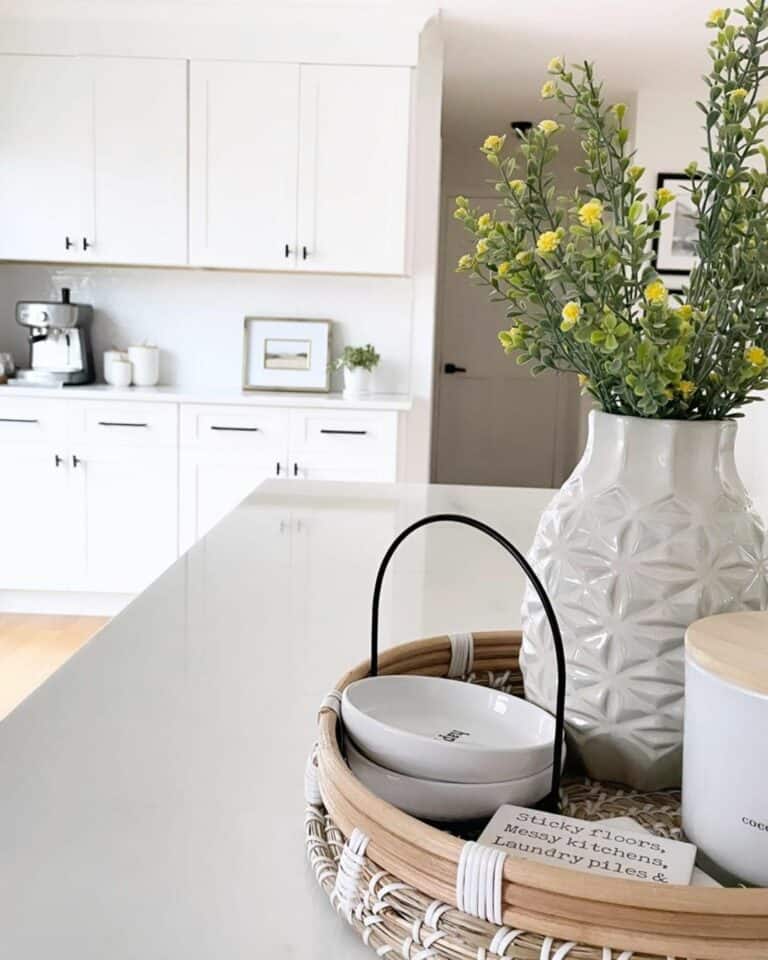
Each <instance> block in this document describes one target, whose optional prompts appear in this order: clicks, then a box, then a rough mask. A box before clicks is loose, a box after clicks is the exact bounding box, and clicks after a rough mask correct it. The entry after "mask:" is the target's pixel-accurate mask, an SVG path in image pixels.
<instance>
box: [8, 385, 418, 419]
mask: <svg viewBox="0 0 768 960" xmlns="http://www.w3.org/2000/svg"><path fill="white" fill-rule="evenodd" d="M14 398H19V399H21V398H23V399H31V398H39V399H46V400H48V399H55V400H106V401H121V402H126V401H128V402H140V403H183V404H214V405H232V406H254V407H315V408H317V409H321V410H322V409H326V410H328V409H331V410H333V409H339V410H398V411H404V412H407V411H408V410H410V409H411V408H412V406H413V401H412V400H411V398H410V397H408V396H406V395H404V394H384V393H382V394H371V395H370V396H367V397H359V398H356V399H345V398H344V397H343V396H342V394H340V393H323V394H315V393H288V392H286V393H277V392H267V391H240V390H232V391H206V390H195V389H185V388H183V387H163V386H159V387H110V386H109V385H108V384H93V385H89V386H82V387H35V386H15V385H8V384H4V385H2V386H0V401H2V400H3V399H7V400H12V399H14Z"/></svg>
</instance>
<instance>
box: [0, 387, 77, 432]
mask: <svg viewBox="0 0 768 960" xmlns="http://www.w3.org/2000/svg"><path fill="white" fill-rule="evenodd" d="M0 389H2V388H0ZM12 389H13V387H7V388H6V390H12ZM66 437H67V407H66V404H64V403H62V402H61V401H60V400H35V399H26V398H25V397H19V398H14V397H5V396H4V397H0V444H9V443H41V444H55V445H59V446H61V445H62V444H64V443H66Z"/></svg>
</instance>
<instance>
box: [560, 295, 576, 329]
mask: <svg viewBox="0 0 768 960" xmlns="http://www.w3.org/2000/svg"><path fill="white" fill-rule="evenodd" d="M579 317H581V307H580V306H579V304H578V303H576V301H575V300H569V301H568V303H566V305H565V306H564V307H563V312H562V318H563V319H562V322H561V324H560V329H561V330H571V329H573V327H575V326H576V323H577V321H578V320H579Z"/></svg>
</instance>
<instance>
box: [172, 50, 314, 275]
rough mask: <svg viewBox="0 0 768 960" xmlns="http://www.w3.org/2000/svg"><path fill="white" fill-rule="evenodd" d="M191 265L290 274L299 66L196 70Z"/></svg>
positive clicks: (209, 64) (207, 65) (196, 66)
mask: <svg viewBox="0 0 768 960" xmlns="http://www.w3.org/2000/svg"><path fill="white" fill-rule="evenodd" d="M190 71H191V72H190V158H189V159H190V164H189V165H190V196H189V203H190V210H189V222H190V263H192V264H194V265H196V266H205V267H239V268H253V269H262V270H284V269H291V268H293V266H294V265H295V258H296V241H295V235H296V165H297V150H298V108H299V67H298V65H296V64H282V63H238V62H231V63H230V62H219V61H193V62H192V63H191V65H190Z"/></svg>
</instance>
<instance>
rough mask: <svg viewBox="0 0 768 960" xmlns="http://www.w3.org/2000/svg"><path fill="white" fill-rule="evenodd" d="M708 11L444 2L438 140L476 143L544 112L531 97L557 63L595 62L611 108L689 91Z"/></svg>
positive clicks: (683, 6)
mask: <svg viewBox="0 0 768 960" xmlns="http://www.w3.org/2000/svg"><path fill="white" fill-rule="evenodd" d="M713 6H715V3H714V0H644V2H638V0H528V2H526V3H522V2H519V0H480V2H478V0H445V2H444V3H442V4H441V10H442V17H443V22H444V34H445V44H446V66H445V94H444V96H445V103H444V109H443V117H444V122H443V127H444V133H445V135H446V137H447V138H451V139H461V140H468V141H472V142H476V141H477V140H478V138H479V137H481V136H483V135H484V134H485V133H488V132H490V131H493V130H496V129H498V131H499V132H505V130H506V125H507V124H508V121H509V120H512V119H514V120H517V119H530V120H534V119H538V118H540V117H542V116H544V115H546V114H547V113H548V112H551V111H552V105H550V104H542V103H541V101H540V99H539V89H540V87H541V84H542V83H543V81H544V80H545V79H546V64H547V63H548V61H549V60H550V58H551V57H553V56H556V55H557V56H565V57H567V58H568V59H569V60H574V61H578V60H584V59H589V60H592V61H595V63H596V65H597V69H598V72H599V75H600V76H601V77H603V78H604V79H605V81H606V91H607V93H609V94H610V96H611V97H612V98H615V99H617V100H624V99H628V100H631V99H632V98H633V95H634V94H635V93H636V92H637V91H638V90H639V89H641V88H643V87H659V86H664V85H674V84H677V83H683V84H685V86H686V88H690V87H691V85H692V84H693V83H694V82H695V81H696V80H697V79H698V78H699V76H700V75H701V74H702V73H703V72H704V71H705V70H706V68H707V63H708V62H709V61H708V58H707V56H706V43H707V34H708V31H707V29H706V28H705V26H704V21H705V20H706V18H707V15H708V14H709V12H710V9H711V8H712V7H713ZM702 88H703V85H702ZM502 126H504V127H505V129H504V130H502Z"/></svg>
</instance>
